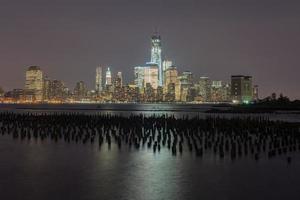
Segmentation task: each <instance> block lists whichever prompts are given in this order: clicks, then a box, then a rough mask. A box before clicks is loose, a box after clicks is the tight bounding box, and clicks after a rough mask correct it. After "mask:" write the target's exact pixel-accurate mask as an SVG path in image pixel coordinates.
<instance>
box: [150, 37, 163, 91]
mask: <svg viewBox="0 0 300 200" xmlns="http://www.w3.org/2000/svg"><path fill="white" fill-rule="evenodd" d="M151 44H152V46H151V63H156V64H157V65H158V80H159V81H158V84H159V86H163V69H162V58H161V38H160V35H158V34H157V33H156V34H155V35H153V36H152V38H151Z"/></svg>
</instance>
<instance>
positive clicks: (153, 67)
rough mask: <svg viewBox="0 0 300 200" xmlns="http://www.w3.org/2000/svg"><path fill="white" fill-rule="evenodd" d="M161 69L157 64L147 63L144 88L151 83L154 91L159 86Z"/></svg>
mask: <svg viewBox="0 0 300 200" xmlns="http://www.w3.org/2000/svg"><path fill="white" fill-rule="evenodd" d="M158 77H159V68H158V65H157V64H153V63H147V65H146V66H145V67H144V87H146V84H147V83H149V84H150V85H151V87H152V88H153V89H157V87H158V86H159V81H158Z"/></svg>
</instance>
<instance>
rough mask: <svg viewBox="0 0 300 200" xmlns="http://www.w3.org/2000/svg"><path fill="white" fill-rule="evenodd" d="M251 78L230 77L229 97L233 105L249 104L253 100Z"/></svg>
mask: <svg viewBox="0 0 300 200" xmlns="http://www.w3.org/2000/svg"><path fill="white" fill-rule="evenodd" d="M252 93H253V87H252V77H251V76H244V75H235V76H231V95H232V101H233V102H234V103H249V102H251V101H252V100H253V94H252Z"/></svg>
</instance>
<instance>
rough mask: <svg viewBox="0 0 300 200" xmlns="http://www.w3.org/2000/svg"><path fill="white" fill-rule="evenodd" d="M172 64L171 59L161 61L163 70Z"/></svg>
mask: <svg viewBox="0 0 300 200" xmlns="http://www.w3.org/2000/svg"><path fill="white" fill-rule="evenodd" d="M172 65H173V63H172V61H170V60H164V61H163V63H162V66H163V67H162V68H163V72H165V71H166V70H167V69H168V68H169V67H171V66H172Z"/></svg>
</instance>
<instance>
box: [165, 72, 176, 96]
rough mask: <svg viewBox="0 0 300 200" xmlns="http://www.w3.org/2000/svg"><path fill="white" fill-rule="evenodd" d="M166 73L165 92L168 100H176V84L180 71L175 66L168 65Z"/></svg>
mask: <svg viewBox="0 0 300 200" xmlns="http://www.w3.org/2000/svg"><path fill="white" fill-rule="evenodd" d="M164 74H165V78H164V80H165V82H164V94H165V100H166V101H174V100H175V85H176V81H177V77H178V71H177V68H176V67H175V66H171V67H168V68H167V69H166V71H165V72H164Z"/></svg>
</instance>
